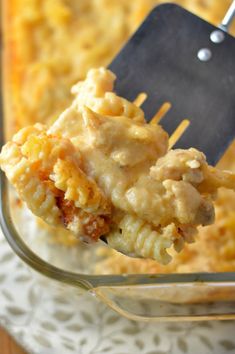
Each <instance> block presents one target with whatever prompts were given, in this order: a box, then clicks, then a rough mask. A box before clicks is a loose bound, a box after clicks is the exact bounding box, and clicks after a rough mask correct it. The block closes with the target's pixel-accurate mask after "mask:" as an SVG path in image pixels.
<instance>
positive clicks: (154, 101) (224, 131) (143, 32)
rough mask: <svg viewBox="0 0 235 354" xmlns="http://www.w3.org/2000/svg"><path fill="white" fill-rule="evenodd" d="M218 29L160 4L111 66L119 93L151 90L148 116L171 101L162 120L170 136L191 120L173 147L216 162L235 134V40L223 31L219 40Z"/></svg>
mask: <svg viewBox="0 0 235 354" xmlns="http://www.w3.org/2000/svg"><path fill="white" fill-rule="evenodd" d="M214 31H218V28H216V27H214V26H212V25H211V24H209V23H207V22H205V21H204V20H202V19H201V18H199V17H197V16H195V15H193V14H191V13H190V12H188V11H186V10H185V9H183V8H181V7H180V6H177V5H174V4H164V5H160V6H158V7H156V8H155V9H154V10H153V11H152V12H151V13H150V15H149V16H148V17H147V18H146V20H145V21H144V22H143V24H142V25H141V27H140V28H139V29H138V30H137V32H136V33H135V34H134V35H133V37H132V38H131V39H130V41H129V42H128V43H127V44H126V46H125V47H124V48H123V49H122V50H121V52H120V53H119V54H118V55H117V57H116V58H115V59H114V61H113V62H112V63H111V65H110V66H109V68H110V69H111V70H112V71H113V72H114V73H115V74H116V75H117V82H116V87H115V90H116V92H117V93H118V94H119V95H120V96H123V97H126V98H128V99H129V100H134V99H135V98H136V96H137V95H138V94H139V93H140V92H145V93H147V96H148V98H147V100H146V101H145V102H144V104H143V106H142V108H143V110H144V111H145V114H146V119H147V120H150V119H151V118H152V117H153V116H154V114H155V113H156V111H157V110H158V109H159V108H160V107H161V106H162V105H163V104H164V102H170V103H171V105H172V106H171V109H170V110H169V111H168V113H167V114H166V115H165V117H164V118H163V119H162V120H161V122H160V124H161V125H162V126H163V128H164V129H165V130H166V131H167V132H168V133H169V134H170V135H171V134H172V132H173V131H174V130H175V129H176V127H177V126H178V125H179V123H180V122H181V121H182V120H183V119H188V120H189V121H190V125H189V127H188V128H187V129H186V131H185V133H184V134H183V135H182V136H181V138H180V139H179V140H178V142H177V143H176V145H175V146H174V148H189V147H195V148H197V149H199V150H201V151H203V152H204V153H205V154H206V156H207V160H208V162H209V163H210V164H212V165H214V164H215V163H216V162H217V161H218V160H219V158H220V157H221V155H222V154H223V153H224V151H225V150H226V148H227V147H228V145H229V144H230V143H231V142H232V140H233V139H234V137H235V39H234V38H233V37H232V36H231V35H229V34H227V33H226V32H224V31H221V30H220V32H219V35H218V32H217V35H218V36H217V40H214V42H217V43H214V42H213V41H212V40H213V38H214V37H216V33H214ZM212 33H213V35H212ZM214 35H215V36H214ZM213 36H214V37H213ZM211 38H212V40H211ZM218 42H220V43H218ZM204 49H206V51H205V50H204ZM200 50H201V51H200ZM199 58H200V59H199Z"/></svg>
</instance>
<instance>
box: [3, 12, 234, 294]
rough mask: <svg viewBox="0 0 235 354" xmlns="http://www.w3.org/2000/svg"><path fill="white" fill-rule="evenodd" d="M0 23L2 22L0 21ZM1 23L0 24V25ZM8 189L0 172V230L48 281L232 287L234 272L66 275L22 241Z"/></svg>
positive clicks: (93, 285) (87, 286)
mask: <svg viewBox="0 0 235 354" xmlns="http://www.w3.org/2000/svg"><path fill="white" fill-rule="evenodd" d="M1 20H2V18H1ZM1 22H2V21H0V23H1ZM1 47H2V46H0V83H1V88H0V148H1V147H2V146H3V144H4V141H5V139H4V131H5V124H4V99H3V55H2V54H3V53H2V50H1V49H2V48H1ZM8 194H9V188H8V182H7V179H6V177H5V174H4V173H3V172H2V170H0V226H1V229H2V232H3V235H4V236H5V238H6V240H7V242H8V243H9V245H10V246H11V248H12V249H13V251H14V252H15V253H16V254H17V255H18V256H19V257H20V258H21V259H22V260H23V261H24V262H25V263H26V264H27V265H29V266H30V267H31V268H33V269H34V270H36V271H37V272H39V273H41V274H42V275H44V276H47V277H48V278H51V279H53V280H56V281H59V282H62V283H64V284H68V285H71V286H78V287H80V288H83V289H86V290H91V289H93V288H96V287H101V286H104V287H107V286H110V287H115V286H134V285H138V286H144V285H150V284H151V285H161V284H180V283H181V284H183V283H188V284H190V283H192V284H194V285H195V283H216V284H220V283H221V285H222V284H224V283H234V284H235V272H214V273H205V272H197V273H166V274H120V275H118V274H117V275H116V274H110V275H106V274H105V275H90V274H82V273H75V272H71V271H66V270H63V269H60V268H58V267H55V266H53V265H52V264H50V263H49V262H47V261H45V260H43V259H42V258H40V257H39V256H38V255H37V254H36V253H34V252H33V251H32V250H31V249H30V248H29V247H28V246H27V245H26V244H25V242H24V241H23V240H22V238H21V237H20V235H19V233H18V232H17V231H16V229H15V227H14V224H13V221H12V219H11V215H10V202H9V195H8Z"/></svg>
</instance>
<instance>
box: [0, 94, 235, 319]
mask: <svg viewBox="0 0 235 354" xmlns="http://www.w3.org/2000/svg"><path fill="white" fill-rule="evenodd" d="M1 101H2V102H1V112H0V127H1V129H0V145H2V144H3V143H4V140H5V139H4V123H6V122H5V121H4V109H3V98H2V95H1ZM0 173H1V175H0V179H1V180H0V182H1V184H0V188H1V189H0V194H1V208H0V221H1V225H2V230H3V233H4V235H5V237H6V239H7V240H8V242H9V244H10V246H11V247H12V249H13V250H14V251H15V253H16V254H17V255H18V256H19V257H20V258H21V259H22V260H23V261H24V262H25V263H26V264H28V265H29V266H30V267H31V268H33V269H34V270H36V271H37V272H38V273H39V274H41V275H42V276H43V277H44V276H46V277H48V278H50V279H51V280H52V281H51V286H54V285H56V286H58V287H59V288H61V286H62V288H63V295H64V296H66V293H67V295H68V296H70V294H71V291H73V292H74V293H77V292H80V291H81V289H83V290H84V291H89V292H90V293H91V295H95V296H97V297H98V298H99V299H101V300H102V301H103V302H104V303H106V304H107V305H108V306H109V307H111V308H112V309H113V310H115V311H116V312H118V313H119V314H120V315H123V316H125V317H127V318H129V319H132V320H143V321H179V320H190V321H192V320H208V319H233V318H235V272H226V273H225V272H224V273H189V274H122V275H112V274H110V275H96V274H94V273H93V271H92V269H94V264H95V262H96V261H97V255H96V247H95V246H94V247H93V246H92V247H91V246H86V245H80V244H79V245H78V246H76V248H74V249H71V248H69V247H65V246H63V245H60V244H53V243H50V242H48V240H47V239H46V238H45V235H44V233H43V228H40V226H38V225H37V223H36V222H35V220H34V217H33V216H32V215H31V214H30V213H29V212H28V211H27V210H26V209H24V208H18V207H17V206H14V207H13V204H14V200H15V196H14V192H13V191H12V190H11V188H10V187H9V186H8V183H7V181H6V178H5V176H4V174H3V173H2V171H1V172H0ZM97 247H98V246H97ZM78 256H79V257H78ZM75 269H76V272H75V271H74V270H75ZM40 279H41V278H40V277H39V281H40Z"/></svg>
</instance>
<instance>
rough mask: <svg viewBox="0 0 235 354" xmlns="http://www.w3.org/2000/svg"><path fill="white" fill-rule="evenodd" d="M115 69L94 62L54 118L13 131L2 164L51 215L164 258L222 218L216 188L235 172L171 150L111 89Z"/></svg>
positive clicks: (125, 248)
mask: <svg viewBox="0 0 235 354" xmlns="http://www.w3.org/2000/svg"><path fill="white" fill-rule="evenodd" d="M114 79H115V76H114V74H113V73H111V72H110V71H109V70H106V69H104V68H100V69H91V70H90V71H89V72H88V74H87V77H86V79H85V80H84V81H81V82H79V83H78V84H76V85H74V86H73V88H72V92H73V94H74V95H75V99H74V101H73V102H72V104H71V106H70V107H69V108H67V109H66V110H65V111H64V112H63V113H62V114H61V115H60V117H59V118H58V119H57V120H56V121H55V122H54V124H52V125H51V126H49V127H48V128H46V127H45V126H43V125H40V124H36V125H34V126H29V127H26V128H22V129H21V130H20V131H19V132H18V133H17V134H15V135H14V136H13V139H12V141H11V142H9V143H7V144H6V145H5V146H4V147H3V149H2V152H1V154H0V166H1V167H2V169H3V170H4V171H5V172H6V175H7V177H8V178H9V180H10V182H11V183H12V184H13V185H14V186H15V187H16V190H17V191H18V193H19V195H20V198H21V199H23V200H24V201H25V202H26V203H27V205H28V207H29V208H30V209H31V210H32V212H33V213H34V214H36V215H37V216H39V217H41V218H42V219H43V220H44V221H46V222H47V223H49V224H51V225H53V226H60V225H61V226H64V227H65V228H68V229H69V230H70V231H72V232H73V233H74V234H75V235H76V236H77V237H79V238H80V239H81V240H83V241H85V242H92V241H97V240H98V239H99V238H100V237H104V238H105V239H106V240H107V243H108V244H109V245H110V246H111V247H112V248H114V249H116V250H118V251H121V252H122V253H124V254H126V255H131V256H134V257H144V258H153V259H155V260H157V261H158V262H159V263H162V264H166V263H168V262H169V261H170V260H171V256H170V255H169V254H168V253H167V249H168V248H170V247H172V246H174V248H175V250H176V251H180V250H181V249H182V248H183V245H184V242H188V243H190V242H193V240H194V235H195V233H196V232H197V227H198V226H199V225H209V224H212V223H213V222H214V207H213V203H212V201H213V199H214V198H215V194H216V192H217V189H218V188H220V187H227V188H231V189H234V190H235V174H232V173H231V172H225V171H219V170H217V169H215V168H212V167H210V166H208V165H207V163H206V159H205V156H204V155H203V154H202V153H201V152H199V151H197V150H196V149H193V148H191V149H189V150H180V149H177V150H169V151H168V136H167V134H166V132H165V131H164V130H163V129H162V128H161V127H160V126H159V125H157V124H148V123H146V121H145V118H144V113H143V111H142V110H141V109H140V108H139V107H138V106H136V105H135V104H134V103H131V102H129V101H127V100H126V99H124V98H121V97H119V96H117V95H116V94H115V93H114V92H113V83H114Z"/></svg>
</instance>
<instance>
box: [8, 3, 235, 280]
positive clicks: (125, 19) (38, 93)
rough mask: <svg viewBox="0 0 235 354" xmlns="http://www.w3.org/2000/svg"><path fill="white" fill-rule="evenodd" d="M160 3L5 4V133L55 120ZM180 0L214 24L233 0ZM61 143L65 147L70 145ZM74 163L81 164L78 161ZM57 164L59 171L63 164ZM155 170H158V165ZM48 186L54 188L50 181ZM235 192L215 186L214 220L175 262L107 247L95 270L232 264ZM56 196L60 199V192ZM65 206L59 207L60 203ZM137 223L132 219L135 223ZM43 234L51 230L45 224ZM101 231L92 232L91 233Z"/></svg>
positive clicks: (230, 161) (178, 268)
mask: <svg viewBox="0 0 235 354" xmlns="http://www.w3.org/2000/svg"><path fill="white" fill-rule="evenodd" d="M160 2H162V1H156V0H155V1H151V0H148V1H147V0H133V1H128V2H127V1H124V0H123V1H121V0H106V1H105V0H99V1H98V0H97V1H95V0H93V1H92V0H90V1H88V0H86V1H85V0H79V1H75V0H67V1H65V0H64V1H63V0H51V1H50V0H48V1H44V0H43V1H39V0H23V1H20V0H10V1H8V2H6V3H5V14H6V16H5V28H6V31H5V33H6V37H5V45H6V52H5V68H6V71H5V88H6V90H5V98H6V103H7V105H6V114H7V136H8V137H11V136H12V134H13V133H15V132H16V131H17V130H18V129H20V128H22V127H24V126H27V125H29V124H33V123H35V122H41V123H43V124H47V125H52V123H53V122H54V121H55V120H56V119H57V118H58V116H59V114H60V113H61V112H62V111H63V110H64V109H65V108H66V107H67V106H69V105H70V103H71V101H72V96H71V95H70V87H71V86H72V85H73V84H74V83H75V82H77V81H79V80H82V79H84V78H85V75H86V73H87V71H88V69H89V68H91V67H99V66H101V65H106V64H108V62H109V61H110V60H111V59H112V57H113V56H114V55H115V54H116V52H117V51H118V50H119V48H120V47H121V46H122V45H123V43H124V42H125V41H126V40H127V39H128V37H129V36H130V34H131V33H132V32H133V31H134V30H135V28H136V27H137V26H138V25H139V23H140V22H141V21H142V20H143V18H144V16H145V15H146V14H147V13H148V11H149V10H150V9H151V8H152V7H153V6H154V5H156V4H158V3H160ZM178 3H180V4H182V5H183V6H185V7H186V8H188V9H189V10H191V11H194V12H196V13H198V14H199V15H201V16H202V17H204V18H206V19H208V20H210V21H211V22H212V23H218V22H219V20H220V19H221V18H222V17H223V13H224V12H225V10H226V8H227V7H228V5H229V3H230V1H223V2H220V1H215V0H204V1H199V0H194V1H193V0H191V1H178ZM71 38H72V40H71ZM55 125H56V123H55ZM52 126H53V125H52ZM35 129H39V130H40V129H42V132H41V133H40V134H42V136H43V134H47V131H46V129H45V128H42V127H41V126H36V127H35ZM25 134H26V133H25ZM36 137H37V136H36ZM55 139H56V138H55ZM42 140H43V139H42ZM28 144H30V142H29V143H28ZM62 145H63V142H62ZM65 145H66V144H65ZM63 148H64V146H63ZM63 148H62V149H63ZM66 149H67V150H68V151H69V149H72V147H71V146H69V147H66V148H65V150H66ZM29 151H30V148H29ZM234 152H235V148H234V146H232V147H231V148H230V150H229V151H228V153H227V156H225V158H224V160H223V161H222V162H221V165H220V166H221V167H223V168H226V169H233V168H234V167H233V166H232V164H233V156H234ZM76 164H77V165H79V162H76ZM57 167H58V166H57ZM58 168H60V169H62V168H63V166H59V167H58ZM155 173H157V174H158V172H156V171H155ZM81 176H82V172H81ZM81 179H82V177H81ZM89 182H90V181H89ZM91 184H92V182H91ZM92 185H93V184H92ZM47 188H52V187H51V186H47ZM94 188H95V190H94V193H95V195H96V193H97V195H99V198H100V202H101V205H102V203H104V205H105V213H106V212H107V213H108V210H109V208H110V205H108V204H109V203H108V202H107V201H106V200H105V198H104V196H103V194H102V191H100V190H99V189H97V190H96V187H94ZM234 197H235V195H234V192H232V191H228V190H225V189H220V190H219V194H218V199H217V202H216V223H215V224H214V225H212V226H208V227H206V228H203V229H202V230H200V233H199V236H198V239H197V242H196V244H195V246H194V245H190V246H185V247H184V248H185V249H184V250H183V251H182V252H181V253H180V254H177V255H175V254H174V251H172V252H170V253H173V254H174V260H173V262H171V263H170V265H169V266H160V265H159V264H157V263H156V262H154V261H150V260H135V259H129V258H127V257H125V256H122V255H120V254H119V253H116V252H113V251H108V254H106V255H105V256H106V259H105V260H104V262H103V263H102V264H101V263H100V266H99V269H98V268H97V269H98V271H99V272H103V273H106V272H116V273H119V272H137V273H138V272H159V271H161V272H168V271H170V272H172V271H197V270H199V271H200V270H202V269H203V270H209V271H223V270H234V269H235V267H234V265H235V234H234V233H235V231H234V229H235V227H234V221H233V220H235V215H234V214H235V211H234V203H235V202H234ZM58 199H59V200H62V199H61V197H60V196H58ZM102 200H103V201H102ZM62 204H63V202H62ZM62 204H61V207H64V205H62ZM106 204H107V205H106ZM102 211H103V210H102ZM85 212H87V211H85ZM105 215H106V214H105ZM125 221H126V220H125V219H124V221H123V224H122V225H124V226H123V227H126V225H127V224H126V223H125ZM134 221H135V220H133V219H132V220H131V224H132V225H134ZM92 224H93V221H92ZM101 224H102V225H101ZM101 224H100V222H97V225H98V226H99V227H98V228H101V229H102V232H103V230H106V231H107V227H109V226H107V225H106V223H105V222H101ZM88 225H89V222H88ZM103 228H104V229H103ZM48 233H49V234H50V229H48ZM59 234H60V235H62V236H61V239H62V240H63V242H65V243H71V242H72V243H74V241H71V240H73V238H71V237H69V238H68V233H64V234H63V233H61V232H60V233H59ZM98 236H99V235H98ZM98 236H97V234H96V236H95V237H98ZM68 240H69V241H68ZM110 240H111V238H110ZM208 245H210V247H209V248H208ZM199 250H200V252H199ZM100 252H101V251H100ZM105 252H107V251H106V250H105ZM110 255H111V257H110ZM218 259H219V260H220V261H219V262H218ZM163 263H166V261H163Z"/></svg>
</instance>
